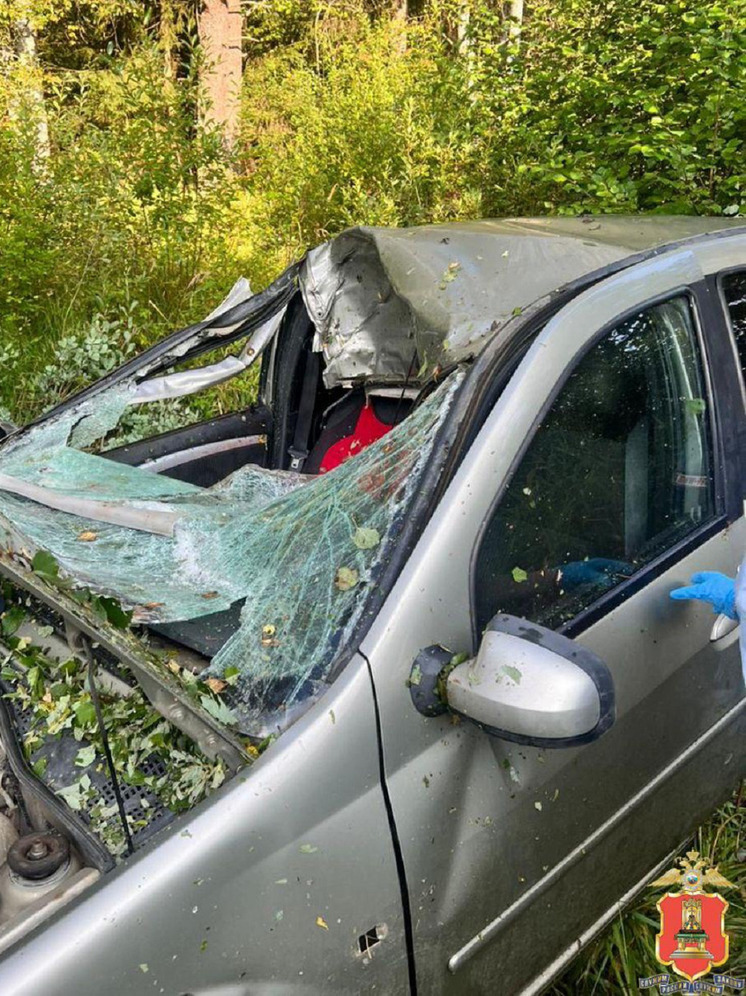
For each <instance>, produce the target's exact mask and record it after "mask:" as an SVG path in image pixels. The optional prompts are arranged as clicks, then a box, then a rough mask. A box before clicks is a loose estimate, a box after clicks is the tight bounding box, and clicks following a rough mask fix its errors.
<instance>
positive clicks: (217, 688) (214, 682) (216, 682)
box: [205, 678, 228, 695]
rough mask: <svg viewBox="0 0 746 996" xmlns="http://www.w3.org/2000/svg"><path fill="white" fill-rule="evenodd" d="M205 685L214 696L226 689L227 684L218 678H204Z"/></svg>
mask: <svg viewBox="0 0 746 996" xmlns="http://www.w3.org/2000/svg"><path fill="white" fill-rule="evenodd" d="M205 684H206V685H207V687H208V688H209V689H210V691H211V692H215V694H216V695H220V693H221V692H222V691H223V689H225V688H226V687H227V685H228V682H227V681H221V679H220V678H205Z"/></svg>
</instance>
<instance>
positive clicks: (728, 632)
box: [710, 613, 740, 650]
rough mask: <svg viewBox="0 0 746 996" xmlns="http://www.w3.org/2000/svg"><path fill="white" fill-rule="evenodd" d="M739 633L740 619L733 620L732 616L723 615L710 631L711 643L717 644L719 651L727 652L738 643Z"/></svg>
mask: <svg viewBox="0 0 746 996" xmlns="http://www.w3.org/2000/svg"><path fill="white" fill-rule="evenodd" d="M739 631H740V625H739V621H738V619H731V618H730V616H725V615H723V614H722V613H721V614H720V615H719V616H718V617H717V619H716V620H715V622H714V624H713V627H712V629H711V630H710V643H717V649H718V650H725V648H726V647H730V646H731V645H732V644H733V643H735V642H736V640H737V639H738V636H739Z"/></svg>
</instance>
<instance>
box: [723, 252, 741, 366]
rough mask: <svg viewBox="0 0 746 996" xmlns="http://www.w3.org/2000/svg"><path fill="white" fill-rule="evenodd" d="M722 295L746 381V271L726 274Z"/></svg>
mask: <svg viewBox="0 0 746 996" xmlns="http://www.w3.org/2000/svg"><path fill="white" fill-rule="evenodd" d="M723 295H724V297H725V303H726V305H727V306H728V314H729V315H730V325H731V328H732V329H733V336H734V338H735V340H736V347H737V348H738V355H739V357H740V358H741V370H742V371H743V375H744V378H745V379H746V270H741V271H740V272H739V273H726V275H725V276H724V277H723Z"/></svg>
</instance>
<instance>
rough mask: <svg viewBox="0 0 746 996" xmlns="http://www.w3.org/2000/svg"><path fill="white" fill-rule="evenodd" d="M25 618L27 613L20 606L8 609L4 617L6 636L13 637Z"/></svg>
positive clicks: (3, 624)
mask: <svg viewBox="0 0 746 996" xmlns="http://www.w3.org/2000/svg"><path fill="white" fill-rule="evenodd" d="M25 618H26V613H25V611H24V610H23V609H22V608H21V606H20V605H13V606H11V608H9V609H6V610H5V612H3V615H2V629H3V633H4V634H5V636H12V635H13V634H14V633H15V631H16V630H17V629H18V627H19V626H20V625H21V623H22V622H23V620H24V619H25Z"/></svg>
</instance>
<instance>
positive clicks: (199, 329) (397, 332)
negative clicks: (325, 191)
mask: <svg viewBox="0 0 746 996" xmlns="http://www.w3.org/2000/svg"><path fill="white" fill-rule="evenodd" d="M260 357H261V374H260V379H259V388H260V389H259V402H258V403H257V404H256V405H254V406H253V407H252V408H250V409H246V410H242V411H235V412H232V411H231V412H228V413H227V414H225V415H223V416H221V417H219V418H214V419H211V420H209V421H199V420H198V419H197V420H195V416H194V412H195V411H196V409H195V408H193V407H190V405H191V404H192V399H193V398H194V397H195V396H196V395H198V394H199V393H200V392H204V391H211V390H215V389H216V388H217V389H218V390H223V389H222V388H218V387H217V386H218V385H220V384H222V383H223V382H225V381H228V380H230V379H231V378H237V379H238V380H237V381H236V382H237V383H240V382H241V380H240V379H241V378H244V377H247V376H251V373H250V372H249V373H247V371H250V369H251V367H252V365H254V364H255V363H256V361H257V360H258V359H259V358H260ZM745 368H746V228H744V227H739V223H738V221H737V220H727V219H697V218H666V217H661V216H658V217H634V218H632V217H630V218H624V217H608V218H592V217H583V218H575V219H569V218H568V219H564V218H552V219H548V218H544V219H524V220H505V221H490V222H480V223H460V224H453V225H444V226H428V227H423V228H413V229H407V230H386V229H365V228H360V229H352V230H350V231H348V232H345V233H343V234H342V235H340V236H338V237H337V238H335V239H332V240H331V241H330V242H328V243H326V244H324V245H323V246H320V247H318V248H316V249H314V250H312V251H310V252H309V253H308V254H307V256H306V257H305V258H304V259H303V260H302V261H301V262H300V263H298V264H296V265H294V266H291V267H290V268H289V269H288V270H287V271H286V272H285V273H284V274H282V275H281V276H280V278H279V279H278V280H277V281H276V282H275V283H274V284H272V285H271V286H270V287H269V288H267V289H266V290H265V291H262V292H261V293H258V294H252V293H251V290H250V288H249V286H248V284H247V282H246V281H239V283H238V284H236V286H235V287H234V288H233V290H232V291H231V294H230V295H229V297H228V298H227V299H226V301H225V302H223V304H222V305H221V306H220V307H219V308H217V309H216V311H215V312H213V313H212V314H211V315H210V316H208V317H207V318H206V319H205V320H204V321H203V322H200V323H197V324H196V325H193V326H190V327H189V328H187V329H184V330H181V331H180V332H177V333H174V334H173V335H172V336H169V337H168V338H167V339H165V340H164V341H163V342H161V343H159V344H158V345H156V346H154V347H152V348H151V349H149V350H147V351H146V352H144V353H143V354H142V355H140V356H138V357H137V358H136V359H134V360H132V361H130V362H129V363H127V364H125V365H124V366H123V367H121V368H120V369H118V370H115V371H114V372H113V373H111V374H110V375H108V376H107V377H105V378H104V379H103V380H101V381H99V382H98V383H96V384H94V385H93V386H92V387H90V388H88V389H87V390H85V391H83V392H82V393H80V394H79V395H77V396H75V397H73V398H70V399H68V400H67V401H65V402H64V403H63V404H61V405H58V406H57V407H56V408H53V409H52V410H51V411H50V412H48V413H46V414H45V415H44V416H42V417H41V418H40V419H38V420H37V421H36V422H34V423H32V424H31V425H29V426H26V427H24V428H22V429H16V428H14V427H12V426H7V427H6V431H7V436H6V438H5V439H4V440H3V441H2V443H0V546H1V547H2V549H1V550H0V575H1V576H2V597H3V604H4V613H3V616H2V626H3V636H2V639H3V642H4V645H5V652H4V664H3V668H2V690H3V693H4V694H3V697H2V698H1V699H0V742H1V744H2V752H1V754H0V759H1V761H2V777H1V778H0V862H2V864H1V865H0V952H1V954H0V992H1V993H2V994H3V996H41V994H45V996H46V994H50V996H51V994H54V996H101V994H102V993H106V992H110V993H112V994H114V993H116V994H118V996H124V994H141V993H149V992H156V993H159V992H160V993H169V994H174V996H176V994H181V996H187V994H190V996H198V994H199V996H249V994H251V996H274V994H286V993H288V994H290V993H297V994H301V993H322V992H323V993H333V992H338V993H361V992H366V993H367V992H380V993H386V994H393V993H402V994H403V993H409V994H414V993H416V992H420V993H469V994H474V993H490V994H491V996H493V994H497V993H500V994H511V996H512V994H517V993H521V994H525V996H527V994H532V993H538V992H540V991H541V990H542V989H543V988H544V987H545V986H546V985H547V984H548V983H549V982H550V981H551V980H552V979H553V978H554V977H555V976H556V975H557V974H558V973H559V972H560V971H561V970H562V968H563V966H565V965H566V964H567V963H568V961H569V960H570V959H571V958H572V957H573V956H574V955H575V954H576V953H577V952H578V951H579V950H580V948H581V947H582V946H583V945H584V944H585V943H587V942H588V941H589V940H590V938H592V937H593V936H594V935H595V934H596V933H597V932H598V931H600V930H601V929H603V927H604V926H605V925H606V924H608V923H609V922H610V921H611V920H612V918H613V917H614V916H615V915H616V914H617V912H618V911H619V909H620V908H621V907H622V906H623V905H624V904H625V903H626V902H628V901H629V900H630V899H631V898H632V897H633V896H634V895H635V894H636V892H638V890H640V889H641V888H642V887H643V886H644V885H645V883H646V882H647V881H648V880H649V879H650V877H651V876H652V874H653V873H654V872H656V870H658V869H660V868H662V867H663V866H665V865H666V863H667V862H669V861H670V859H671V856H672V854H673V853H674V852H675V851H676V849H677V848H678V847H679V846H680V845H681V844H682V842H684V841H685V840H686V838H687V836H688V835H689V834H690V833H691V832H692V830H693V828H695V827H696V825H697V824H698V822H699V821H701V820H702V819H703V818H704V817H706V816H707V814H708V813H709V812H710V811H711V810H712V809H714V808H715V807H716V806H717V805H718V804H719V803H720V802H721V801H722V800H723V799H724V798H726V797H727V795H728V793H729V792H730V791H731V790H732V788H733V787H734V785H735V784H736V783H737V781H738V780H739V778H740V777H741V776H742V775H743V773H744V749H743V744H744V734H745V733H746V724H745V723H744V701H745V700H744V682H743V676H742V672H741V661H740V655H739V648H738V635H739V634H738V627H737V624H735V623H733V622H731V621H730V620H727V619H725V618H724V617H715V616H713V615H712V613H711V612H710V610H709V608H708V607H706V606H703V605H702V604H683V603H680V602H678V603H677V602H674V601H672V600H671V599H670V598H669V592H670V590H671V589H672V588H674V587H676V586H678V585H682V584H685V583H687V582H688V579H689V576H690V574H691V573H692V572H694V571H696V570H699V569H703V568H706V569H712V570H720V571H723V572H725V573H727V574H731V575H733V574H734V573H735V571H736V568H737V566H738V564H739V562H740V560H741V559H742V557H743V553H744V550H745V549H746V522H745V521H744V497H745V490H746V489H745V484H746V417H745V412H744V405H745V403H746V393H745V391H744V369H745ZM221 396H222V397H224V396H225V395H221ZM169 406H170V407H169ZM159 408H160V410H164V408H165V410H167V411H169V412H171V413H172V414H173V413H174V412H175V413H177V415H178V413H182V414H183V421H184V424H183V425H180V426H179V427H177V428H176V429H171V430H170V431H168V432H166V433H161V434H159V435H152V434H149V432H148V430H147V429H145V430H143V426H147V425H152V424H153V423H152V421H148V420H147V419H143V418H142V412H143V411H145V412H147V411H149V410H150V411H153V410H158V409H159ZM154 730H155V731H158V733H157V736H156V735H155V734H154V733H153V731H154ZM122 745H125V746H124V747H123V746H122ZM127 745H130V746H127ZM185 772H188V777H186V776H185Z"/></svg>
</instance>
